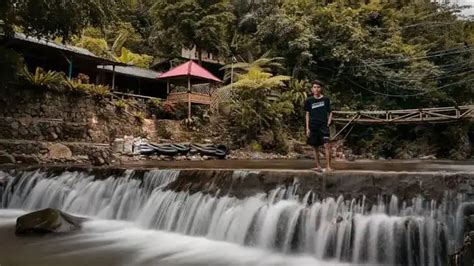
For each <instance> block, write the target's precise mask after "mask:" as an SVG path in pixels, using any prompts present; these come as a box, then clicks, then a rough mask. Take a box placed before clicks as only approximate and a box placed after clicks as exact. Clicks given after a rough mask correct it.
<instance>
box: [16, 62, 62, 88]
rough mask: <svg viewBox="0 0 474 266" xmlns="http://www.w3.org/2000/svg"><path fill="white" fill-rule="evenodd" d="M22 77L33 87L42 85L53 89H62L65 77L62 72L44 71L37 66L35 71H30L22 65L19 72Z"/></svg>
mask: <svg viewBox="0 0 474 266" xmlns="http://www.w3.org/2000/svg"><path fill="white" fill-rule="evenodd" d="M20 75H21V76H22V77H23V79H24V80H25V81H26V82H28V83H29V84H31V85H32V86H35V87H43V88H47V89H50V90H54V91H61V90H62V89H64V87H65V86H64V85H65V83H66V77H65V75H64V73H60V72H55V71H45V70H44V69H42V68H40V67H37V68H36V70H35V73H34V74H33V73H31V72H30V71H29V70H28V68H27V67H24V68H23V69H22V71H21V73H20Z"/></svg>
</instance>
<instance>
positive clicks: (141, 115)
mask: <svg viewBox="0 0 474 266" xmlns="http://www.w3.org/2000/svg"><path fill="white" fill-rule="evenodd" d="M133 116H135V119H137V121H138V122H139V123H140V124H143V123H144V122H145V114H144V113H143V112H135V113H133Z"/></svg>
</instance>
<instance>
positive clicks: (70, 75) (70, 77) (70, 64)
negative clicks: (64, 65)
mask: <svg viewBox="0 0 474 266" xmlns="http://www.w3.org/2000/svg"><path fill="white" fill-rule="evenodd" d="M68 79H69V80H71V79H72V59H71V60H69V73H68Z"/></svg>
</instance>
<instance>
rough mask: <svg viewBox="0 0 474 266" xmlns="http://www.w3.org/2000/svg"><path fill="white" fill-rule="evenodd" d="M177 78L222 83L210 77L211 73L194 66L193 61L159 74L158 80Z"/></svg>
mask: <svg viewBox="0 0 474 266" xmlns="http://www.w3.org/2000/svg"><path fill="white" fill-rule="evenodd" d="M179 77H191V78H198V79H204V80H208V81H215V82H222V80H220V79H219V78H217V77H216V76H214V75H212V74H211V72H209V71H207V69H205V68H203V67H202V66H200V65H198V64H196V63H195V62H194V61H193V60H189V61H188V62H186V63H184V64H181V65H179V66H177V67H175V68H173V69H170V70H169V71H167V72H165V73H163V74H161V75H160V76H159V77H158V79H171V78H179Z"/></svg>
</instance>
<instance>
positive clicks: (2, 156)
mask: <svg viewBox="0 0 474 266" xmlns="http://www.w3.org/2000/svg"><path fill="white" fill-rule="evenodd" d="M6 163H15V157H13V155H11V154H8V153H6V152H2V151H0V164H6Z"/></svg>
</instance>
